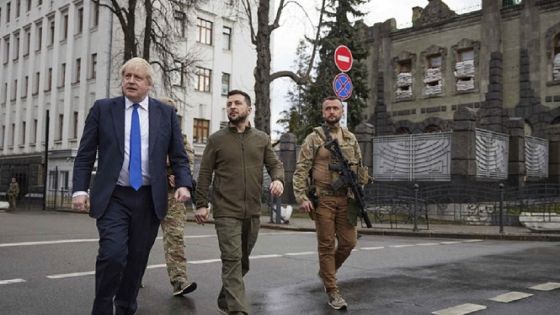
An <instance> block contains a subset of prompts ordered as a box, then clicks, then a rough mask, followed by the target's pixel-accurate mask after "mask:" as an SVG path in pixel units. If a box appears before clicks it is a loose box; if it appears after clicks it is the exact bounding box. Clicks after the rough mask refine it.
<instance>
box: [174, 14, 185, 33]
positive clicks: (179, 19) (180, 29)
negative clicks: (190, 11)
mask: <svg viewBox="0 0 560 315" xmlns="http://www.w3.org/2000/svg"><path fill="white" fill-rule="evenodd" d="M174 17H175V24H176V25H177V33H178V34H179V36H181V37H185V36H186V31H187V29H186V26H187V24H186V21H187V17H186V15H185V13H184V12H181V11H175V15H174Z"/></svg>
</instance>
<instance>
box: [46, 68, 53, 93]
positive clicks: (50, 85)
mask: <svg viewBox="0 0 560 315" xmlns="http://www.w3.org/2000/svg"><path fill="white" fill-rule="evenodd" d="M51 89H52V68H49V71H48V72H47V86H46V89H45V92H48V91H50V90H51Z"/></svg>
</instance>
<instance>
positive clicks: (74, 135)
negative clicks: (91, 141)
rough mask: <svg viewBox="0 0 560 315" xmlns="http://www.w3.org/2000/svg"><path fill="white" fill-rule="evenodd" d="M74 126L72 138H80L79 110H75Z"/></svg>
mask: <svg viewBox="0 0 560 315" xmlns="http://www.w3.org/2000/svg"><path fill="white" fill-rule="evenodd" d="M73 126H74V128H73V129H72V139H77V138H78V112H74V124H73Z"/></svg>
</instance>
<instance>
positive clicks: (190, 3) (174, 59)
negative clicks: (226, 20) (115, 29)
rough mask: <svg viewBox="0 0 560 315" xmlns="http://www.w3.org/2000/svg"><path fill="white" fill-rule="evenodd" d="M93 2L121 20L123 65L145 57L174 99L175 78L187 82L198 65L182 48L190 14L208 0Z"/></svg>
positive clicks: (195, 59)
mask: <svg viewBox="0 0 560 315" xmlns="http://www.w3.org/2000/svg"><path fill="white" fill-rule="evenodd" d="M92 1H93V2H94V3H97V4H98V5H99V6H100V7H102V8H107V9H109V11H111V13H112V14H113V15H114V16H115V17H116V19H117V20H118V22H119V25H120V27H121V29H122V33H123V37H124V43H123V63H124V62H125V61H127V60H129V59H130V58H133V57H142V58H144V59H146V60H148V61H149V62H150V63H151V64H153V65H157V67H159V70H160V71H161V74H162V75H161V79H162V81H161V82H162V85H163V88H164V90H165V91H166V92H167V93H168V94H169V95H170V96H171V97H174V96H175V92H176V91H175V89H174V88H173V78H177V77H179V78H180V79H181V80H186V76H187V73H188V72H190V71H189V70H190V69H191V68H192V66H193V65H194V63H196V62H197V61H198V60H197V58H196V57H195V54H194V53H190V52H187V50H186V48H184V47H181V45H180V44H181V40H180V39H181V38H184V37H185V29H186V27H187V25H188V24H189V19H188V16H189V15H188V12H190V11H191V10H194V9H195V8H196V7H197V5H198V4H200V3H203V2H205V1H206V0H92ZM183 92H184V91H183ZM174 98H175V99H178V98H177V97H174ZM179 100H180V99H179Z"/></svg>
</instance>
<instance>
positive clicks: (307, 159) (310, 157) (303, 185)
mask: <svg viewBox="0 0 560 315" xmlns="http://www.w3.org/2000/svg"><path fill="white" fill-rule="evenodd" d="M341 129H342V139H343V140H342V141H340V142H339V145H340V149H341V150H342V154H343V155H344V157H345V158H346V159H347V160H348V162H349V164H350V165H353V168H357V167H358V165H361V164H362V153H361V151H360V146H359V144H358V140H357V139H356V136H355V135H354V134H353V133H351V132H350V131H348V129H346V128H341ZM325 141H326V137H325V133H324V131H323V128H322V127H315V128H314V129H313V132H312V133H310V134H309V135H307V137H306V138H305V140H304V142H303V144H302V145H301V148H300V151H299V156H298V160H297V162H296V170H295V172H294V178H293V185H294V195H295V197H296V202H297V203H298V204H299V203H301V202H303V201H304V200H309V198H308V197H307V192H308V190H309V186H310V183H309V182H310V181H309V177H310V170H311V169H312V168H313V162H314V160H315V156H316V154H317V152H318V150H319V148H320V147H322V146H323V145H324V144H325ZM354 171H355V172H356V171H357V170H356V169H354ZM330 176H331V183H334V182H335V181H336V180H337V179H338V173H337V172H330ZM360 184H365V183H363V182H361V183H360ZM318 194H319V196H320V195H321V193H320V192H318Z"/></svg>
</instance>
